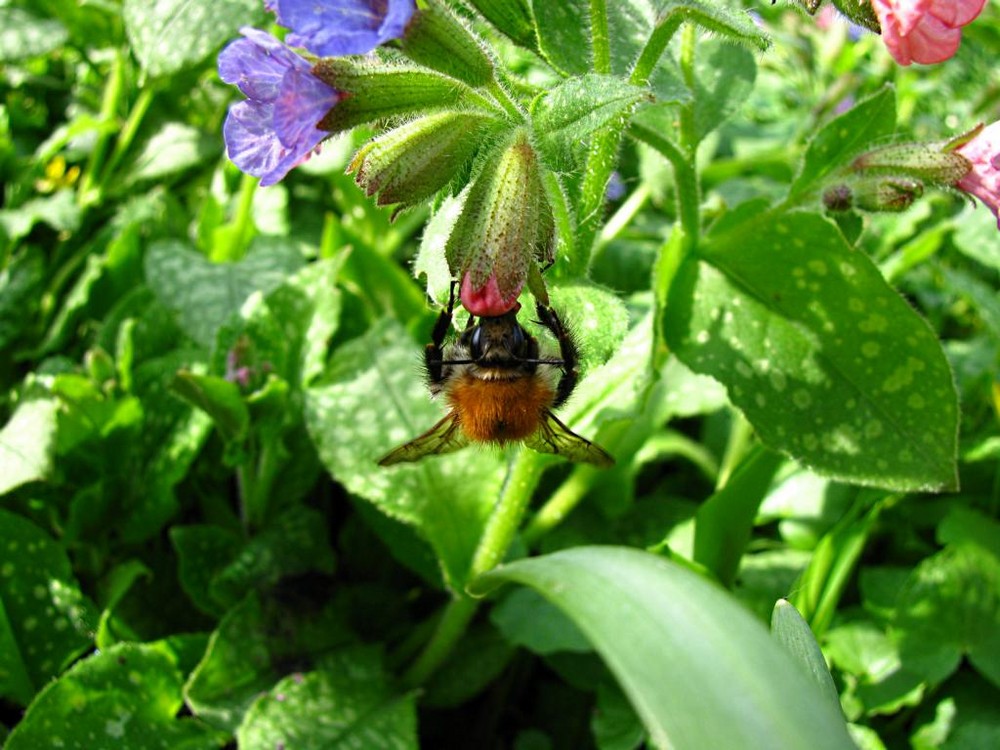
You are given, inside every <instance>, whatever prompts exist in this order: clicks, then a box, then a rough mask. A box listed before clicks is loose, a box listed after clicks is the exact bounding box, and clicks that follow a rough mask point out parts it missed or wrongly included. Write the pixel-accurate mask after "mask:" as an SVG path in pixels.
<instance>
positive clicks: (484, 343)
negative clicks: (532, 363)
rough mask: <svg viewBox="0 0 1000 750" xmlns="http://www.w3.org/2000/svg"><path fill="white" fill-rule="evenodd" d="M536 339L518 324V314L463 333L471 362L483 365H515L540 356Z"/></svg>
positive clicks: (481, 321)
mask: <svg viewBox="0 0 1000 750" xmlns="http://www.w3.org/2000/svg"><path fill="white" fill-rule="evenodd" d="M531 342H532V338H531V336H529V335H528V332H527V331H525V330H524V328H522V327H521V325H520V324H519V323H518V322H517V310H516V309H515V310H511V311H510V312H508V313H505V314H503V315H498V316H497V317H495V318H479V322H478V323H477V324H476V325H474V326H473V327H471V328H469V329H467V330H465V331H464V332H463V333H462V337H461V343H462V344H464V345H465V346H466V347H467V348H468V351H469V356H470V358H471V359H472V360H473V361H475V362H476V363H477V364H483V365H505V364H510V365H515V364H517V363H518V362H520V361H521V360H525V359H530V358H531V357H533V356H535V355H536V352H533V350H532V344H531Z"/></svg>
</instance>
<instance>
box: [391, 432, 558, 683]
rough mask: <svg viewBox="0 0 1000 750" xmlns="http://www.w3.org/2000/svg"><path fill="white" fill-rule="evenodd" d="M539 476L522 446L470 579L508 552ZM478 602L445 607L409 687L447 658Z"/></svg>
mask: <svg viewBox="0 0 1000 750" xmlns="http://www.w3.org/2000/svg"><path fill="white" fill-rule="evenodd" d="M541 475H542V461H541V460H540V457H539V456H538V454H537V453H534V452H533V451H529V450H527V449H524V448H522V449H521V450H519V451H518V453H517V455H516V456H515V458H514V460H513V461H512V463H511V465H510V469H509V470H508V472H507V480H506V482H505V483H504V486H503V489H502V490H501V491H500V499H499V501H498V502H497V506H496V508H495V509H494V510H493V515H492V516H490V519H489V521H488V522H487V524H486V529H485V531H484V532H483V537H482V539H480V540H479V546H478V547H477V548H476V552H475V555H473V558H472V565H471V567H470V570H469V577H468V580H470V581H471V580H473V579H475V578H476V576H479V575H481V574H483V573H485V572H487V571H489V570H492V569H493V568H495V567H496V566H497V565H499V564H500V563H501V562H502V561H503V558H504V557H505V556H506V555H507V551H508V550H509V549H510V546H511V544H513V542H514V538H515V537H516V536H517V531H518V529H519V528H520V527H521V521H522V520H523V518H524V514H525V512H526V511H527V509H528V503H529V502H530V501H531V494H532V492H534V490H535V487H536V486H537V484H538V480H539V479H540V478H541ZM478 607H479V602H478V601H477V600H475V599H473V598H471V597H469V596H466V595H464V594H462V595H460V596H459V597H458V598H456V599H453V600H452V601H451V602H449V603H448V606H446V607H445V609H444V612H443V613H442V615H441V620H440V621H439V622H438V625H437V628H436V629H435V631H434V635H433V636H432V637H431V639H430V641H428V642H427V645H426V646H425V647H424V649H423V651H421V653H420V655H419V656H418V657H417V658H416V659H415V660H414V662H413V664H411V665H410V668H409V669H408V670H407V671H406V673H405V674H404V675H403V682H404V683H405V684H406V685H409V686H417V685H421V684H423V683H424V682H426V681H427V679H428V678H429V677H430V676H431V675H432V674H433V673H434V671H435V670H436V669H437V668H438V667H440V666H441V664H442V663H444V661H445V660H446V659H447V658H448V656H449V655H450V654H451V652H452V650H453V649H454V648H455V645H456V644H457V643H458V641H459V640H460V639H461V638H462V636H463V635H465V631H466V629H467V628H468V626H469V622H471V621H472V618H473V616H474V615H475V614H476V610H477V609H478Z"/></svg>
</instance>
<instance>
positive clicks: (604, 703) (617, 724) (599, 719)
mask: <svg viewBox="0 0 1000 750" xmlns="http://www.w3.org/2000/svg"><path fill="white" fill-rule="evenodd" d="M590 730H591V732H593V734H594V741H595V742H596V743H597V747H598V750H634V749H635V748H639V747H643V744H642V743H643V740H644V739H645V738H646V730H645V729H643V727H642V722H641V721H639V717H638V716H636V715H635V709H633V708H632V706H631V704H630V703H629V702H628V698H626V697H625V695H624V694H623V693H622V691H621V690H620V689H618V687H617V686H615V685H611V684H608V683H606V682H602V683H600V684H598V686H597V703H596V704H595V706H594V714H593V717H592V718H591V720H590Z"/></svg>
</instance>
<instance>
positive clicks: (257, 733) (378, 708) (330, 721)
mask: <svg viewBox="0 0 1000 750" xmlns="http://www.w3.org/2000/svg"><path fill="white" fill-rule="evenodd" d="M381 662H382V660H381V657H380V655H379V653H378V651H377V650H376V649H374V648H372V647H354V648H349V649H345V650H342V651H338V652H336V653H334V654H331V655H329V656H327V657H326V658H324V659H323V660H322V661H321V662H320V664H319V668H318V669H316V670H315V671H312V672H306V673H305V674H295V675H292V676H290V677H286V678H284V679H283V680H281V681H280V682H278V683H277V684H276V685H275V686H274V687H273V688H272V689H271V690H269V691H268V692H266V693H264V694H263V695H261V696H260V697H258V698H257V699H256V700H255V701H254V702H253V705H251V706H250V709H249V710H248V711H247V713H246V716H245V717H244V719H243V723H242V724H241V725H240V727H239V729H238V730H237V731H236V740H237V742H238V743H239V746H240V748H241V750H273V748H281V747H287V748H296V750H353V749H354V748H366V747H370V748H376V747H386V748H388V747H391V748H394V749H396V748H398V750H407V748H412V749H413V750H416V749H417V747H418V745H417V712H416V700H415V699H414V696H413V695H412V694H411V695H394V694H393V693H392V691H391V689H390V688H389V685H388V680H387V678H386V674H385V672H384V671H383V668H382V663H381Z"/></svg>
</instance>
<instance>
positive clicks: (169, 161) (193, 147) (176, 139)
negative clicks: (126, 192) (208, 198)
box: [128, 4, 221, 185]
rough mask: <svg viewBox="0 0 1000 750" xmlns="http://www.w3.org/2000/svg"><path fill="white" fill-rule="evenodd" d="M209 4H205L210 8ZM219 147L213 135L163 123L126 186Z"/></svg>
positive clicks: (180, 167) (190, 163) (175, 170)
mask: <svg viewBox="0 0 1000 750" xmlns="http://www.w3.org/2000/svg"><path fill="white" fill-rule="evenodd" d="M212 5H213V4H210V5H209V7H212ZM220 149H221V141H220V140H219V138H218V135H217V134H212V135H209V134H207V133H205V132H204V131H202V130H198V129H197V128H193V127H191V126H190V125H186V124H184V123H180V122H168V123H165V124H164V125H163V126H162V127H161V128H160V130H159V131H158V132H157V133H155V134H154V135H153V136H152V137H151V138H150V139H149V140H148V141H147V142H146V143H145V144H144V145H143V148H142V151H141V152H140V153H139V155H138V156H137V157H136V160H135V163H134V164H133V165H132V166H131V168H130V170H129V174H128V183H129V184H130V185H132V184H135V183H137V182H141V181H150V182H152V181H160V182H165V181H167V179H168V178H170V177H173V176H175V175H178V174H180V173H181V172H184V171H185V170H188V169H190V168H191V167H194V166H197V165H198V164H201V163H202V162H204V161H207V160H209V159H212V158H216V157H217V156H218V154H219V151H220Z"/></svg>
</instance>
